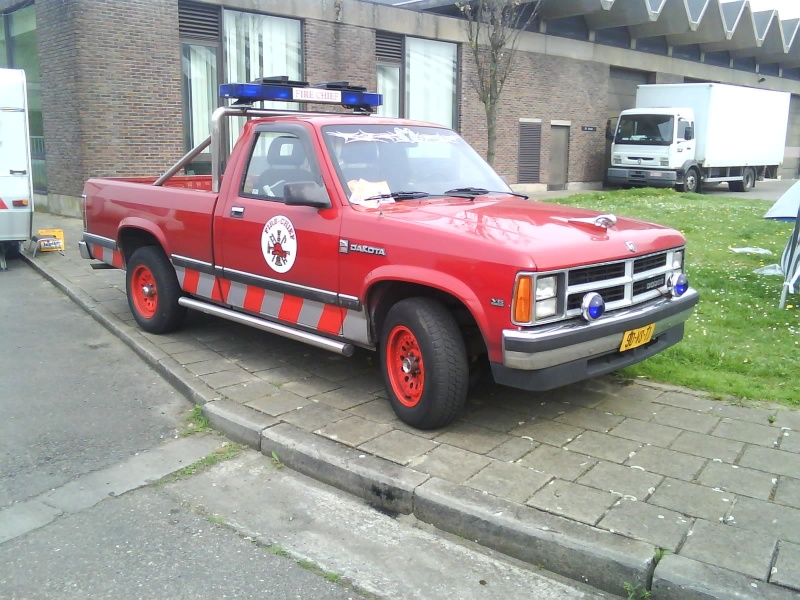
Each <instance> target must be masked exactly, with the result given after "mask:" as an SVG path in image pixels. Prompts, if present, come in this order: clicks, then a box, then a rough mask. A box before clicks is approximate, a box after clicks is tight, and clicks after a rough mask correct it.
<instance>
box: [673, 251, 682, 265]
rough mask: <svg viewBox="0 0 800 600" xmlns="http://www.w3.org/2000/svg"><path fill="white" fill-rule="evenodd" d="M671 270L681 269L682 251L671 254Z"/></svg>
mask: <svg viewBox="0 0 800 600" xmlns="http://www.w3.org/2000/svg"><path fill="white" fill-rule="evenodd" d="M672 268H673V269H683V250H676V251H675V252H673V253H672Z"/></svg>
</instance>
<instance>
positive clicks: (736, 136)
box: [636, 83, 791, 168]
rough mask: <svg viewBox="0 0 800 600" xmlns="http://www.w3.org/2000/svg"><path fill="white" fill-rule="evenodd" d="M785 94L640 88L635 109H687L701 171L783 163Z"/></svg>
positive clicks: (704, 86) (691, 86)
mask: <svg viewBox="0 0 800 600" xmlns="http://www.w3.org/2000/svg"><path fill="white" fill-rule="evenodd" d="M790 99H791V94H788V93H785V92H774V91H771V90H762V89H757V88H747V87H739V86H733V85H723V84H719V83H677V84H657V85H640V86H639V88H638V90H637V92H636V108H676V107H680V108H683V107H685V108H691V109H693V110H694V115H695V139H696V140H697V151H696V159H697V162H698V163H701V164H702V165H703V166H704V167H706V168H712V167H728V166H733V165H736V166H749V165H779V164H781V163H782V162H783V154H784V148H785V146H786V129H787V126H788V120H789V101H790Z"/></svg>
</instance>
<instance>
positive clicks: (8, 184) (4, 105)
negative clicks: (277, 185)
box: [0, 69, 33, 270]
mask: <svg viewBox="0 0 800 600" xmlns="http://www.w3.org/2000/svg"><path fill="white" fill-rule="evenodd" d="M32 233H33V172H32V171H31V148H30V136H29V132H28V97H27V94H26V88H25V71H22V70H19V69H0V270H5V268H6V257H10V258H13V257H15V256H16V255H18V254H19V252H20V250H21V244H22V242H24V241H25V240H27V239H28V238H30V237H31V234H32Z"/></svg>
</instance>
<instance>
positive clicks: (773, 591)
mask: <svg viewBox="0 0 800 600" xmlns="http://www.w3.org/2000/svg"><path fill="white" fill-rule="evenodd" d="M652 594H653V597H654V598H658V600H662V599H663V600H716V599H717V598H736V599H737V600H789V599H790V598H791V599H793V600H797V592H793V591H792V590H788V589H786V588H781V587H778V586H777V585H774V584H769V583H765V582H763V581H759V580H756V579H752V578H750V577H746V576H745V575H742V574H741V573H734V572H733V571H728V570H727V569H722V568H720V567H715V566H713V565H708V564H706V563H701V562H698V561H696V560H692V559H690V558H686V557H684V556H676V555H674V554H668V555H667V556H665V557H664V558H662V559H661V561H660V562H659V563H658V566H657V567H656V570H655V573H654V574H653V586H652Z"/></svg>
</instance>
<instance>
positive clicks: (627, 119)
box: [614, 115, 674, 146]
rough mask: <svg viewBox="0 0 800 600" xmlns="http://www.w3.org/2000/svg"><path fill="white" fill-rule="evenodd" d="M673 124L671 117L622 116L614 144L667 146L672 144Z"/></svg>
mask: <svg viewBox="0 0 800 600" xmlns="http://www.w3.org/2000/svg"><path fill="white" fill-rule="evenodd" d="M673 123H674V119H673V117H672V115H623V116H622V117H621V118H620V120H619V127H617V135H616V137H615V138H614V142H616V143H617V144H638V145H647V146H669V145H670V144H671V143H672V131H673V129H674V126H673Z"/></svg>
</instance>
